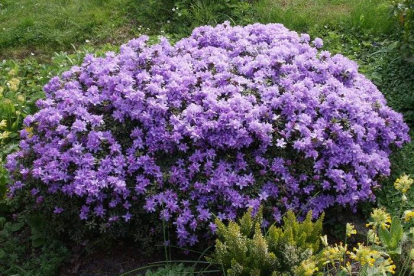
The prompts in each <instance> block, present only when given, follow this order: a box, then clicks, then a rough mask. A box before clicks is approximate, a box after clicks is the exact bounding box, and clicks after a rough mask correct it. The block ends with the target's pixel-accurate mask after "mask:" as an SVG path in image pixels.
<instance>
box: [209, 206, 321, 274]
mask: <svg viewBox="0 0 414 276" xmlns="http://www.w3.org/2000/svg"><path fill="white" fill-rule="evenodd" d="M322 220H323V216H322V217H320V218H319V219H318V220H317V221H316V222H312V212H311V211H310V212H309V213H308V215H307V216H306V219H305V220H304V221H303V222H298V221H297V219H296V216H295V214H294V213H293V212H292V211H289V212H288V213H287V215H286V216H285V217H284V218H283V226H282V227H277V226H275V225H272V226H270V228H269V229H268V231H267V232H266V233H265V234H263V231H262V224H263V216H262V211H261V210H260V211H259V212H258V213H257V214H256V215H254V216H252V209H250V210H249V211H248V212H247V213H246V214H244V216H243V217H242V218H241V219H240V220H239V221H238V222H234V221H230V222H229V224H228V226H226V225H225V224H224V223H223V222H221V221H220V220H219V219H216V224H217V236H218V238H217V240H216V249H215V252H214V254H213V256H212V257H210V258H209V260H210V261H211V262H212V263H216V264H219V265H221V266H222V267H223V270H224V271H225V273H226V275H234V276H236V275H240V276H242V275H246V276H247V275H296V274H295V271H296V270H297V269H300V268H299V267H300V264H301V263H302V262H303V261H305V260H307V259H308V258H309V257H310V256H312V254H313V253H315V252H318V249H319V245H320V235H321V231H322Z"/></svg>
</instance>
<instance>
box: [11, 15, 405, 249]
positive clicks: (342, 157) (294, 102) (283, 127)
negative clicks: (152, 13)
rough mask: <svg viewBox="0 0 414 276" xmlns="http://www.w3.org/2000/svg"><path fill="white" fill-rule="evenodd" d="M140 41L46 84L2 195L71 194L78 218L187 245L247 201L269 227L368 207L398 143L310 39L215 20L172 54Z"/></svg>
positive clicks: (398, 124) (356, 82) (391, 126)
mask: <svg viewBox="0 0 414 276" xmlns="http://www.w3.org/2000/svg"><path fill="white" fill-rule="evenodd" d="M147 39H148V38H147V37H145V36H143V37H140V38H138V39H135V40H131V41H130V42H129V43H128V44H126V45H123V46H122V47H121V49H120V53H119V54H115V53H113V52H109V53H107V54H106V56H105V57H100V58H97V57H94V56H91V55H89V56H87V57H86V58H85V60H84V62H83V64H82V65H81V66H80V67H77V66H75V67H73V68H72V69H71V70H70V71H68V72H65V73H63V74H62V76H61V77H55V78H53V79H51V80H50V82H49V83H48V84H47V85H46V86H45V88H44V90H45V92H46V99H45V100H41V101H39V102H38V106H39V108H40V111H39V112H38V113H36V114H34V115H33V116H28V117H27V118H26V119H25V122H24V123H25V125H26V127H27V128H26V129H24V130H23V131H22V132H21V137H22V141H21V143H20V151H19V152H17V153H15V154H12V155H10V156H9V157H8V163H7V168H8V170H9V171H10V172H11V175H12V178H13V183H12V184H11V185H10V190H11V191H12V193H18V192H19V191H21V190H28V191H30V190H32V189H34V191H35V192H33V193H31V194H32V196H33V197H34V198H35V199H38V198H42V199H43V198H45V197H53V196H54V195H58V194H59V195H61V196H62V195H63V196H65V197H67V198H68V200H70V199H71V198H74V197H76V198H81V199H82V201H83V205H82V206H79V217H80V219H82V220H90V219H92V218H95V219H97V218H100V219H102V220H104V221H107V222H108V223H112V222H114V221H121V220H124V221H128V220H131V219H139V218H134V215H133V211H132V210H133V209H134V208H144V209H145V210H146V211H147V212H158V213H159V214H160V217H161V218H162V219H164V220H166V221H169V222H171V223H172V224H174V225H175V229H176V233H177V236H178V239H179V241H180V242H181V243H182V244H184V243H186V244H194V243H196V242H197V239H198V236H197V230H200V229H206V227H207V228H208V229H209V231H214V230H215V225H214V224H213V223H211V221H212V220H214V217H215V216H217V217H219V218H220V219H234V218H235V217H236V216H237V215H238V214H239V212H240V211H243V210H245V209H246V208H248V207H252V208H258V206H260V205H261V204H264V205H267V206H271V207H272V210H273V212H274V219H275V220H280V215H281V212H283V210H286V209H294V210H298V211H299V210H308V209H312V210H313V211H314V215H315V216H318V215H319V214H320V213H321V212H323V211H324V210H325V209H326V208H328V207H330V206H333V205H334V204H340V205H344V206H345V205H348V206H351V207H353V206H355V205H356V204H357V203H358V202H361V201H364V200H370V199H373V197H374V195H373V188H375V187H376V186H377V185H378V183H377V179H378V177H380V176H384V175H388V174H389V173H390V162H389V154H390V152H391V148H392V147H394V146H398V147H400V146H401V145H402V144H403V143H404V142H406V141H408V140H409V136H408V134H407V133H408V128H407V126H406V125H405V124H404V122H403V118H402V116H401V115H400V114H398V113H396V112H394V111H393V110H391V109H390V108H389V107H388V106H387V105H386V101H385V99H384V97H383V95H382V94H381V93H380V92H379V91H378V90H377V88H376V87H375V86H374V85H373V84H372V83H371V82H370V81H369V80H367V79H366V78H365V77H364V76H363V75H361V74H359V73H358V71H357V65H356V64H355V63H354V62H352V61H350V60H349V59H347V58H345V57H344V56H342V55H335V56H331V54H330V53H329V52H327V51H320V50H318V49H319V48H320V47H322V46H323V41H322V40H321V39H319V38H317V39H315V41H313V42H311V41H310V37H309V35H307V34H303V35H298V34H297V33H296V32H292V31H289V30H287V29H286V28H284V27H283V26H282V25H280V24H270V25H261V24H254V25H249V26H246V27H231V26H229V24H227V23H225V24H222V25H218V26H217V27H210V26H205V27H199V28H197V29H195V30H194V32H193V33H192V35H191V36H190V37H189V38H186V39H183V40H181V41H179V42H177V43H176V44H175V45H174V46H172V45H170V44H169V42H168V41H167V40H166V39H162V40H161V42H160V43H158V44H156V45H152V46H149V45H148V44H147ZM40 201H41V200H40ZM39 204H41V203H39ZM54 213H55V214H56V215H63V214H64V213H65V209H64V208H62V207H61V206H56V207H55V208H54Z"/></svg>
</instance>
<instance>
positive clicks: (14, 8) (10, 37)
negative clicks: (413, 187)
mask: <svg viewBox="0 0 414 276" xmlns="http://www.w3.org/2000/svg"><path fill="white" fill-rule="evenodd" d="M133 2H134V1H133V0H53V1H51V0H1V1H0V4H1V5H0V58H10V57H12V58H13V57H26V56H28V55H31V53H34V54H35V55H41V54H48V55H50V54H51V53H53V52H55V51H60V50H68V49H71V48H72V44H74V45H80V44H85V43H86V41H87V40H88V41H89V42H88V43H92V44H98V43H104V42H112V43H116V44H118V43H120V42H123V41H124V40H126V39H128V38H131V37H134V36H136V35H137V28H136V27H135V26H137V25H138V24H135V23H134V20H133V19H134V16H133V15H132V14H131V13H130V12H129V7H130V6H131V5H132V4H133Z"/></svg>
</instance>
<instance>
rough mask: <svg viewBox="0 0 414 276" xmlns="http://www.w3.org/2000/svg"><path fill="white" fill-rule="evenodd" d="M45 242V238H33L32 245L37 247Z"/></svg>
mask: <svg viewBox="0 0 414 276" xmlns="http://www.w3.org/2000/svg"><path fill="white" fill-rule="evenodd" d="M44 243H45V239H43V238H39V239H33V240H32V246H33V247H35V248H36V247H40V246H42V245H43V244H44Z"/></svg>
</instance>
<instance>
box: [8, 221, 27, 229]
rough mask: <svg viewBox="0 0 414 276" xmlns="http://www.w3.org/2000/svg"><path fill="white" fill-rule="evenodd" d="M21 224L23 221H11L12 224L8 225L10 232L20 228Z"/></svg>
mask: <svg viewBox="0 0 414 276" xmlns="http://www.w3.org/2000/svg"><path fill="white" fill-rule="evenodd" d="M23 225H24V222H23V221H22V222H17V223H13V224H11V225H10V228H9V229H10V231H12V232H17V231H19V230H20V229H22V227H23Z"/></svg>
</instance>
